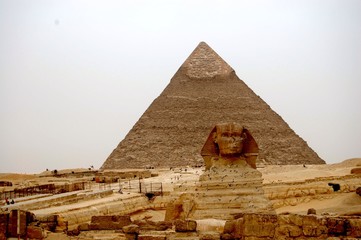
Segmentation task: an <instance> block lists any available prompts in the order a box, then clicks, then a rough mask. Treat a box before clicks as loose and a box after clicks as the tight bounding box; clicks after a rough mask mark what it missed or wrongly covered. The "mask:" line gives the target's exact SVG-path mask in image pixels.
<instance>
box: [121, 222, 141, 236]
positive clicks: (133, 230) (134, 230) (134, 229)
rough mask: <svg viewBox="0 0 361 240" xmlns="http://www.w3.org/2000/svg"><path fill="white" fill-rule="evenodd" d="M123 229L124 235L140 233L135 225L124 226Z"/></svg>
mask: <svg viewBox="0 0 361 240" xmlns="http://www.w3.org/2000/svg"><path fill="white" fill-rule="evenodd" d="M122 229H123V232H124V233H135V234H138V233H139V226H138V225H135V224H130V225H128V226H124V227H123V228H122Z"/></svg>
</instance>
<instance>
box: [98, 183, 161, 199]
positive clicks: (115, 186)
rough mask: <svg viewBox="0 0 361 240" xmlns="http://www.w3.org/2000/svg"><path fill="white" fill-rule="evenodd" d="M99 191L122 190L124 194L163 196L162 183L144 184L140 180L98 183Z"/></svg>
mask: <svg viewBox="0 0 361 240" xmlns="http://www.w3.org/2000/svg"><path fill="white" fill-rule="evenodd" d="M97 188H98V189H99V190H106V189H109V190H111V189H112V190H120V189H121V191H122V192H134V193H144V194H147V193H153V194H155V195H163V184H162V183H161V182H156V183H154V182H147V183H145V182H142V181H141V180H140V179H138V180H128V181H119V182H118V183H98V186H97Z"/></svg>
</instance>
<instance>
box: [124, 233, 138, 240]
mask: <svg viewBox="0 0 361 240" xmlns="http://www.w3.org/2000/svg"><path fill="white" fill-rule="evenodd" d="M125 239H126V240H136V239H138V236H137V234H135V233H126V234H125Z"/></svg>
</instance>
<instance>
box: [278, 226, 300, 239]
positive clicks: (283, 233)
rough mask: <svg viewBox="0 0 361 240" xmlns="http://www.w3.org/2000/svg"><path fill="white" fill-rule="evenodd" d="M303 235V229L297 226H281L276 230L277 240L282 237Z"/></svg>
mask: <svg viewBox="0 0 361 240" xmlns="http://www.w3.org/2000/svg"><path fill="white" fill-rule="evenodd" d="M302 234H303V232H302V229H301V228H300V227H299V226H295V225H280V226H279V227H277V228H276V232H275V238H276V239H280V238H282V237H299V236H301V235H302Z"/></svg>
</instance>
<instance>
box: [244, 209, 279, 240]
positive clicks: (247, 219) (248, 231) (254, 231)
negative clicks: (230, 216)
mask: <svg viewBox="0 0 361 240" xmlns="http://www.w3.org/2000/svg"><path fill="white" fill-rule="evenodd" d="M243 219H244V231H243V234H244V236H254V237H271V238H272V237H273V236H274V234H275V228H276V224H277V215H275V214H245V215H244V217H243Z"/></svg>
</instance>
